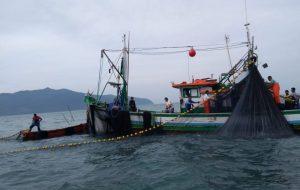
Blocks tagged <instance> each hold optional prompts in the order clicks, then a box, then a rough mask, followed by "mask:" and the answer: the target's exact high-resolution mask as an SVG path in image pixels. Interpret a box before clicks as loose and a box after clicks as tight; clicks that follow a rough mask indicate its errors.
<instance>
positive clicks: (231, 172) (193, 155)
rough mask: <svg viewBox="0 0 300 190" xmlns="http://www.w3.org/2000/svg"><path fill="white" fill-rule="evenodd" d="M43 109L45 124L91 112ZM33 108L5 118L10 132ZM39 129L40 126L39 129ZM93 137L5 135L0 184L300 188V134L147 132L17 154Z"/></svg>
mask: <svg viewBox="0 0 300 190" xmlns="http://www.w3.org/2000/svg"><path fill="white" fill-rule="evenodd" d="M72 115H73V117H74V121H73V120H72V117H71V114H70V113H69V112H56V113H43V114H41V116H42V117H43V121H42V125H41V127H42V129H55V128H61V127H67V126H69V125H72V124H78V123H83V122H85V111H84V110H80V111H72ZM31 117H32V115H16V116H2V117H0V134H1V136H6V135H10V134H13V133H15V132H17V131H19V130H21V129H26V128H28V126H29V125H30V123H31ZM34 130H36V128H35V129H34ZM85 140H92V137H89V136H88V135H74V136H68V137H62V138H53V139H47V140H39V141H28V142H21V141H17V140H9V141H0V165H1V169H0V189H20V190H21V189H22V190H24V189H41V190H43V189H47V190H52V189H53V190H54V189H55V190H58V189H63V190H68V189H70V190H71V189H72V190H75V189H88V190H91V189H122V190H124V189H125V190H126V189H139V190H142V189H170V190H171V189H172V190H173V189H272V190H276V189H299V188H300V138H299V136H295V137H292V138H285V139H259V140H242V139H240V140H238V139H236V140H228V139H227V140H222V139H218V138H215V137H213V136H207V135H199V134H181V135H178V134H177V135H147V136H142V137H134V138H130V139H127V140H124V141H118V142H109V143H97V144H89V145H83V146H79V147H73V148H63V149H57V150H46V151H31V152H22V153H14V154H4V155H3V154H1V152H5V151H11V150H15V149H17V148H27V147H36V146H44V145H53V144H60V143H71V142H82V141H85Z"/></svg>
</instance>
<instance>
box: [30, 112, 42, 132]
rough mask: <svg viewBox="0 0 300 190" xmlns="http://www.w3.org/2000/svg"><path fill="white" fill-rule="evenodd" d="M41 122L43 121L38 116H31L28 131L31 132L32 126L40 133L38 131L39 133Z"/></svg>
mask: <svg viewBox="0 0 300 190" xmlns="http://www.w3.org/2000/svg"><path fill="white" fill-rule="evenodd" d="M42 120H43V119H42V118H41V117H40V116H38V115H37V114H36V113H35V114H33V117H32V124H31V125H30V127H29V131H31V130H32V128H33V127H34V126H36V127H37V128H38V131H39V132H40V131H41V129H40V122H41V121H42Z"/></svg>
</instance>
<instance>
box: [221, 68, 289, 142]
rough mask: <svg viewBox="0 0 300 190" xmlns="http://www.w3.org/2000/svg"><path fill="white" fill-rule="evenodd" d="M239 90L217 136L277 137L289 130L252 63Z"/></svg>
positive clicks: (287, 133)
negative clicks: (231, 110)
mask: <svg viewBox="0 0 300 190" xmlns="http://www.w3.org/2000/svg"><path fill="white" fill-rule="evenodd" d="M249 70H250V73H249V75H248V76H247V78H246V83H245V87H244V89H243V92H242V94H241V96H240V98H239V100H238V102H237V104H236V106H235V108H234V110H233V112H232V114H231V116H230V117H229V118H228V120H227V121H226V123H225V124H224V125H223V127H221V128H220V129H219V130H218V131H217V135H218V136H223V137H231V138H268V137H270V138H280V137H288V136H291V135H292V134H293V131H292V129H291V128H290V127H289V124H288V122H287V120H286V118H285V117H284V116H283V114H282V112H281V111H280V110H279V108H278V107H277V105H276V104H275V102H274V99H273V97H272V94H271V93H270V91H269V90H268V88H267V86H266V85H265V83H264V80H263V78H262V76H261V75H260V73H259V71H258V69H257V67H256V66H255V65H252V66H250V68H249Z"/></svg>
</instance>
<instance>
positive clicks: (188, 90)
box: [182, 88, 199, 98]
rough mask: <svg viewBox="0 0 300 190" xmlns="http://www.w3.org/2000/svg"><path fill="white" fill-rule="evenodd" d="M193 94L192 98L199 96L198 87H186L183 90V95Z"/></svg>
mask: <svg viewBox="0 0 300 190" xmlns="http://www.w3.org/2000/svg"><path fill="white" fill-rule="evenodd" d="M189 96H191V97H192V98H196V97H199V93H198V89H197V88H184V89H183V90H182V97H184V98H187V97H189Z"/></svg>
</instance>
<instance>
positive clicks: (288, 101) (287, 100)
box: [284, 90, 295, 110]
mask: <svg viewBox="0 0 300 190" xmlns="http://www.w3.org/2000/svg"><path fill="white" fill-rule="evenodd" d="M284 107H285V109H286V110H291V109H294V107H295V99H294V97H293V96H291V95H290V92H289V91H288V90H285V96H284Z"/></svg>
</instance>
